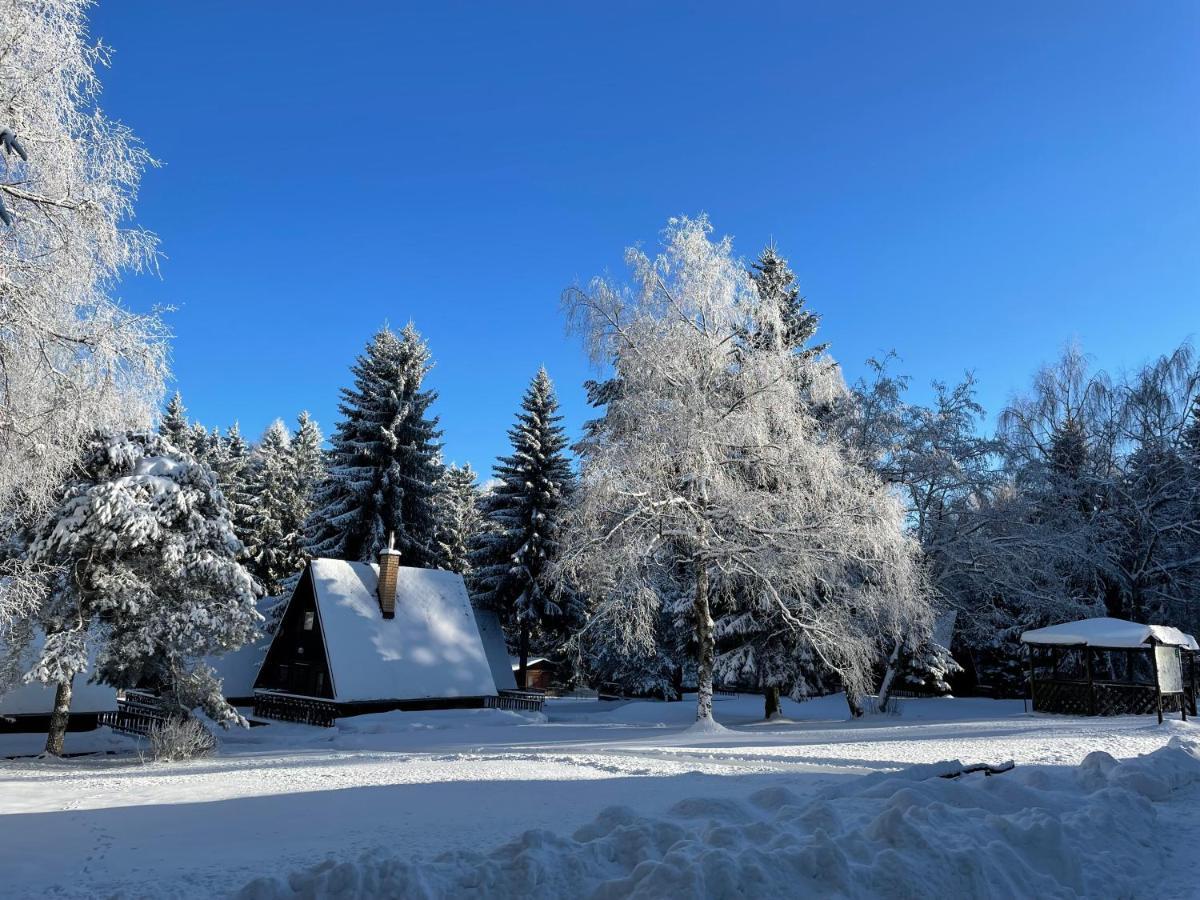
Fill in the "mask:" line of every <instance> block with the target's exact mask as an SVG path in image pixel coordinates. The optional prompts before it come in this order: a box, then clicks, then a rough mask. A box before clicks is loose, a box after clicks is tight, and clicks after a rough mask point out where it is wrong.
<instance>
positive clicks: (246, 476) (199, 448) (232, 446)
mask: <svg viewBox="0 0 1200 900" xmlns="http://www.w3.org/2000/svg"><path fill="white" fill-rule="evenodd" d="M200 432H201V434H200V435H197V437H196V440H195V441H193V443H192V454H193V455H194V456H195V457H196V459H198V460H199V461H200V462H203V463H207V464H208V466H210V467H211V468H212V470H213V474H214V475H216V476H217V484H218V486H219V487H220V488H221V493H222V494H224V495H225V505H226V506H227V507H228V508H229V517H230V520H231V521H232V523H233V533H234V535H236V536H237V539H238V540H239V541H241V542H242V544H243V545H245V544H246V542H247V538H248V536H249V534H250V529H251V525H250V520H251V519H252V518H253V516H254V511H255V510H254V507H255V497H254V491H253V487H252V485H251V483H250V445H249V444H248V443H247V442H246V439H245V438H244V437H242V430H241V428H240V427H239V425H238V423H237V422H234V423H233V424H232V425H231V426H229V428H227V429H226V430H225V434H223V435H222V434H221V432H220V431H219V430H218V429H217V428H216V427H215V426H214V427H213V429H212V431H211V432H208V433H207V435H204V434H203V432H204V429H203V427H200ZM247 558H248V557H244V558H243V562H245V560H246V559H247Z"/></svg>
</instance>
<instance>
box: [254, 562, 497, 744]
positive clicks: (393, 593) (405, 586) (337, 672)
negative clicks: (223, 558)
mask: <svg viewBox="0 0 1200 900" xmlns="http://www.w3.org/2000/svg"><path fill="white" fill-rule="evenodd" d="M398 561H399V554H397V553H396V552H395V551H392V550H385V551H383V552H382V553H381V554H380V557H379V563H378V564H377V565H375V564H367V563H357V562H346V561H343V560H335V559H315V560H313V561H312V562H310V563H309V564H308V566H307V567H306V568H305V570H304V572H303V574H302V575H301V577H300V580H299V582H298V583H297V585H296V589H295V591H294V592H293V593H292V596H291V598H290V599H289V600H288V605H287V608H286V610H285V612H284V614H283V616H282V618H281V620H280V624H279V628H278V630H277V631H276V633H275V635H274V637H273V639H272V641H271V645H270V648H269V649H268V651H267V654H266V658H265V659H264V660H263V664H262V667H261V669H260V670H259V674H258V678H257V679H256V681H255V683H254V688H255V709H256V711H257V712H258V713H259V714H260V715H264V716H273V717H276V718H294V717H296V716H294V715H292V714H290V713H289V711H291V712H297V711H298V712H299V718H300V719H301V720H302V721H308V722H313V723H320V724H328V722H331V721H332V719H333V718H336V717H339V716H345V715H355V714H359V713H366V712H381V711H385V710H391V709H445V708H454V707H457V708H463V707H480V706H497V705H500V706H509V705H511V704H509V703H499V702H497V699H498V694H499V691H498V689H497V686H498V683H499V687H500V689H501V690H503V689H504V688H507V687H508V686H509V682H511V679H512V675H511V671H509V670H508V666H507V655H506V654H505V652H504V649H503V636H502V635H501V634H500V632H499V629H498V628H496V627H491V623H490V622H489V620H488V618H487V616H486V615H483V614H481V617H482V618H483V619H484V622H483V623H482V624H483V627H482V628H481V623H480V622H478V621H477V620H476V614H475V610H474V609H473V608H472V606H471V601H470V598H469V597H468V595H467V590H466V586H465V585H464V583H463V579H462V576H461V575H458V574H456V573H454V572H444V571H441V570H434V569H417V568H410V567H406V566H401V565H399V562H398ZM489 642H490V643H492V644H496V643H497V642H499V646H496V647H491V646H488V643H489ZM497 667H499V670H500V671H499V672H498V673H496V672H494V671H493V670H494V669H496V668H497ZM506 699H507V698H506ZM314 710H315V711H316V712H314ZM326 720H328V722H327V721H326Z"/></svg>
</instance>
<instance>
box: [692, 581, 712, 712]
mask: <svg viewBox="0 0 1200 900" xmlns="http://www.w3.org/2000/svg"><path fill="white" fill-rule="evenodd" d="M695 615H696V643H697V644H698V645H699V647H698V654H699V659H697V660H696V721H698V722H699V721H702V720H704V719H708V720H710V721H711V720H712V717H713V711H712V703H713V657H714V655H715V653H716V648H715V647H714V646H713V620H712V614H711V613H710V611H709V608H708V567H707V565H705V563H704V561H703V560H701V561H698V562H697V563H696V603H695Z"/></svg>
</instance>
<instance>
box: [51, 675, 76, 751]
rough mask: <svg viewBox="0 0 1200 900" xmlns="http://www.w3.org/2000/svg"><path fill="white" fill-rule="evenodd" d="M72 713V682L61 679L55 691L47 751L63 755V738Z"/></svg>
mask: <svg viewBox="0 0 1200 900" xmlns="http://www.w3.org/2000/svg"><path fill="white" fill-rule="evenodd" d="M70 714H71V682H70V681H60V682H59V684H58V690H57V691H55V692H54V712H52V713H51V714H50V730H49V731H48V732H47V733H46V752H47V753H49V754H50V755H52V756H62V754H63V740H64V738H66V736H67V719H68V717H69V716H70Z"/></svg>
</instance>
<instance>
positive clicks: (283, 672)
mask: <svg viewBox="0 0 1200 900" xmlns="http://www.w3.org/2000/svg"><path fill="white" fill-rule="evenodd" d="M287 680H288V666H287V663H280V664H279V683H280V684H282V685H284V686H285V687H286V686H287Z"/></svg>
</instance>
